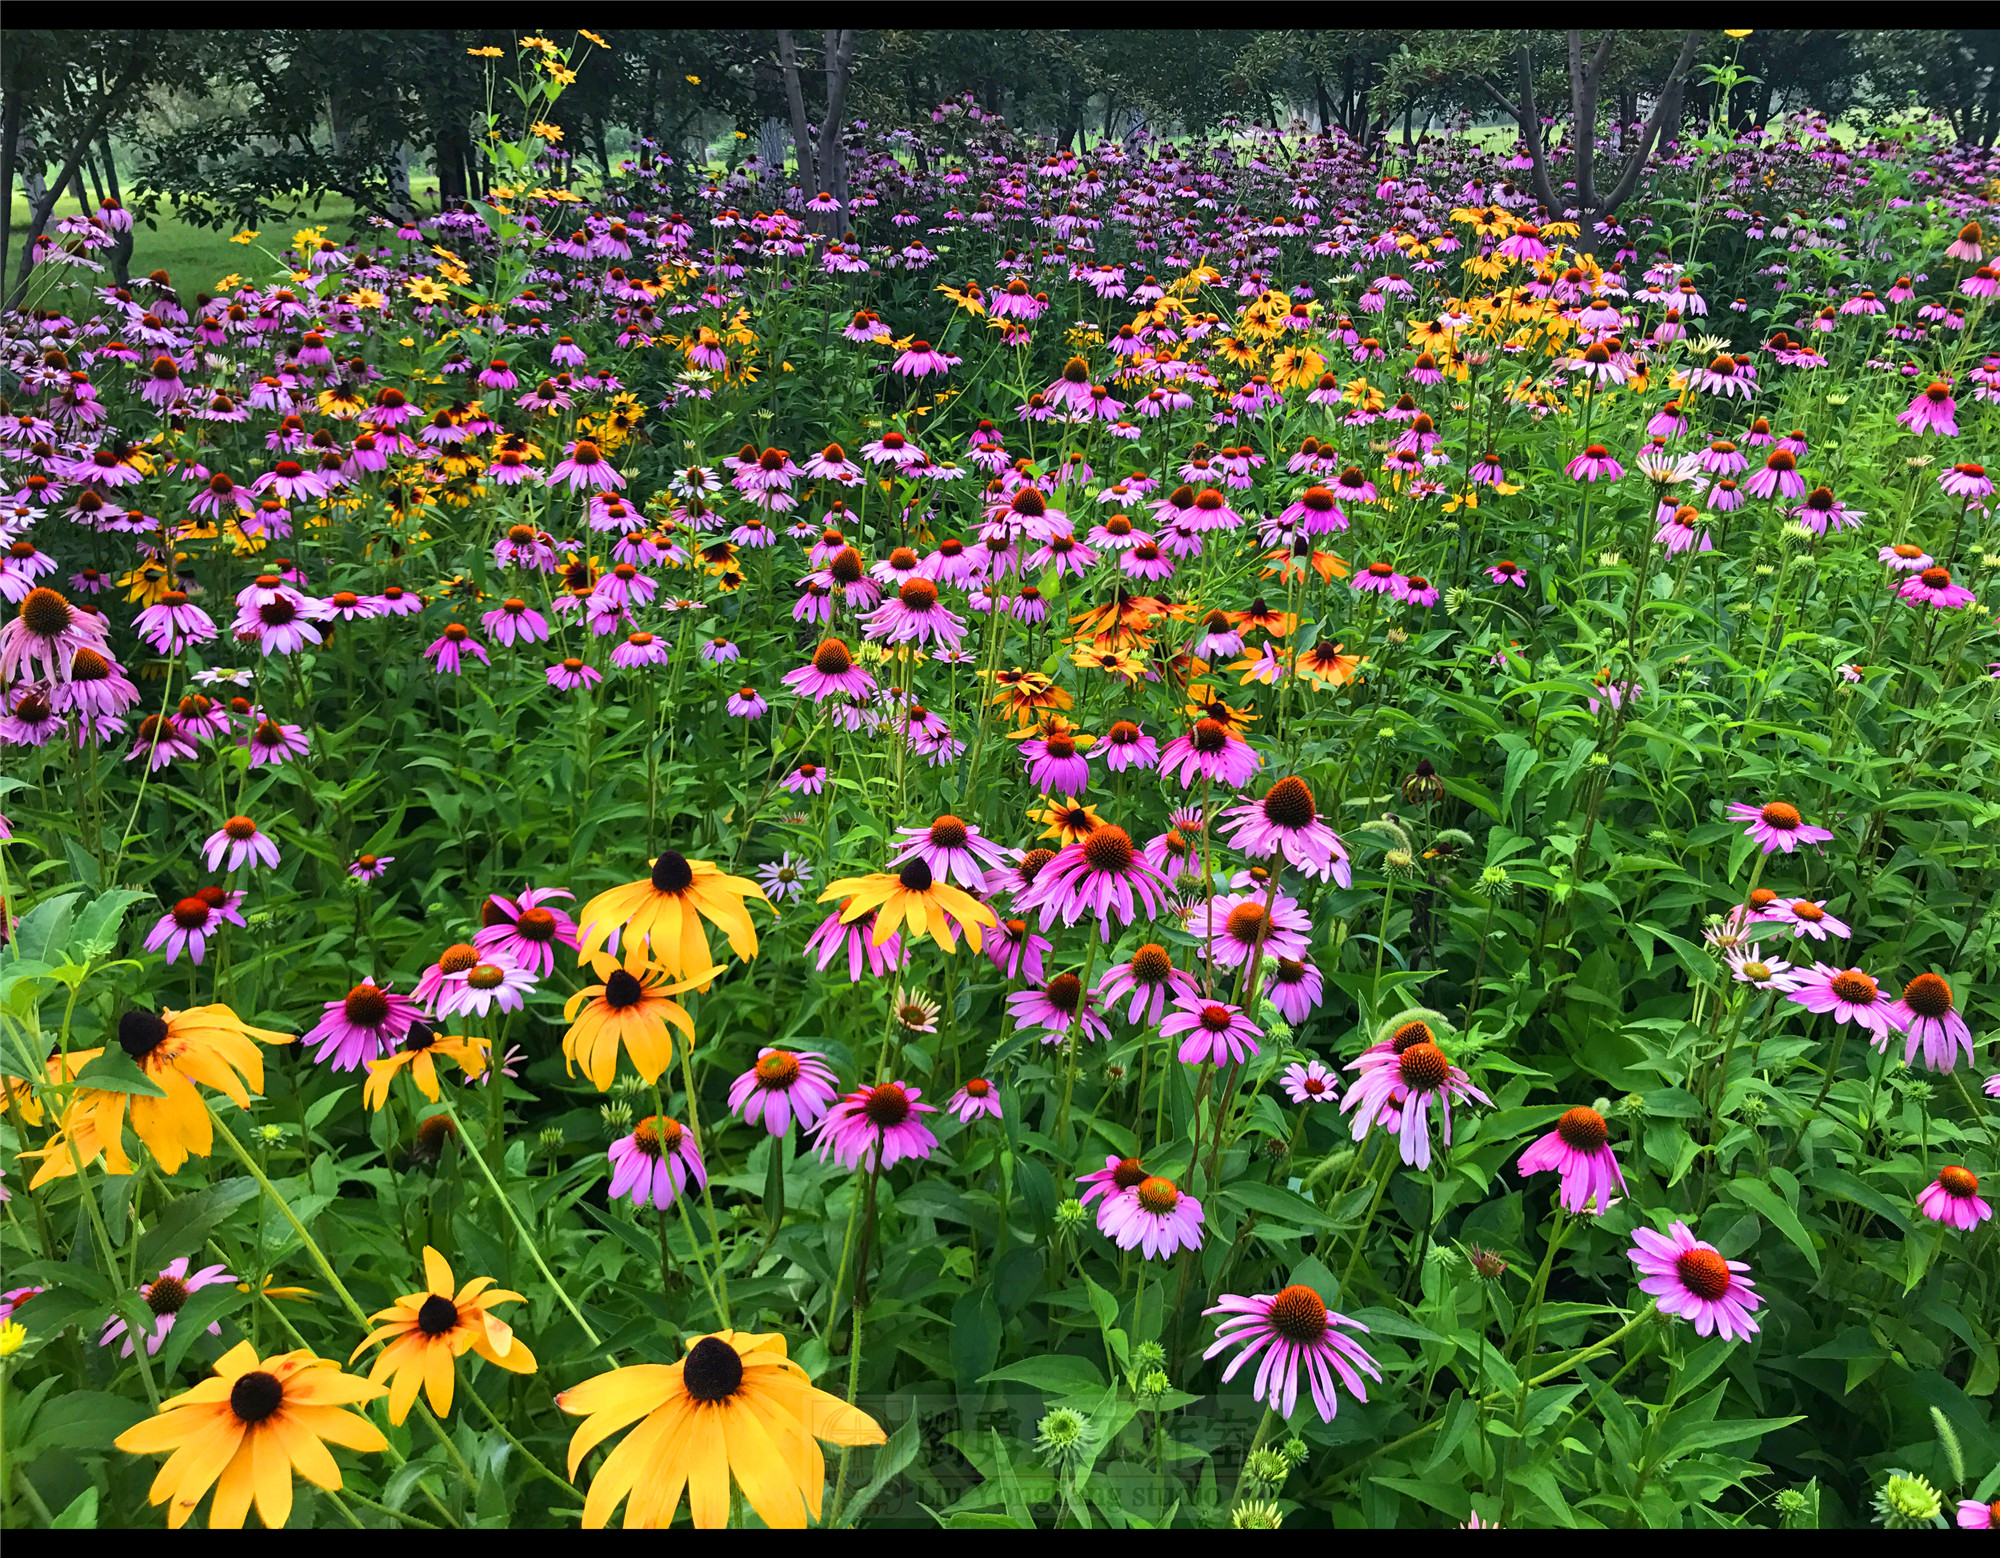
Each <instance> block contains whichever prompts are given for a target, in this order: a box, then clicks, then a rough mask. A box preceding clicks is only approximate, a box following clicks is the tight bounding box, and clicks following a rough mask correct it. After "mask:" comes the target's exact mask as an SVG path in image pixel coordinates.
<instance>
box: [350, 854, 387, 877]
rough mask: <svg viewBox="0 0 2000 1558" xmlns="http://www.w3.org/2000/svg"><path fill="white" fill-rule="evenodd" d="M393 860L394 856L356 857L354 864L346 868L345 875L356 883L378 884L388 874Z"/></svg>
mask: <svg viewBox="0 0 2000 1558" xmlns="http://www.w3.org/2000/svg"><path fill="white" fill-rule="evenodd" d="M395 859H396V857H395V856H394V855H356V856H355V857H354V864H353V865H351V866H349V867H348V868H347V874H348V875H349V876H351V877H353V878H354V880H355V881H357V882H379V881H381V880H382V878H383V877H384V876H386V875H387V874H388V871H389V867H390V866H391V865H392V864H393V863H394V862H395Z"/></svg>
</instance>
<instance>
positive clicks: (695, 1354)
mask: <svg viewBox="0 0 2000 1558" xmlns="http://www.w3.org/2000/svg"><path fill="white" fill-rule="evenodd" d="M681 1385H682V1386H683V1387H684V1388H685V1389H686V1391H687V1393H688V1394H689V1395H690V1396H692V1397H694V1399H695V1400H697V1401H700V1402H704V1403H708V1404H711V1405H712V1404H714V1403H715V1402H718V1401H727V1400H728V1399H729V1398H730V1397H731V1396H733V1395H735V1394H736V1392H737V1391H738V1390H739V1389H741V1388H742V1385H743V1360H742V1358H741V1357H739V1356H738V1355H737V1352H736V1349H735V1348H734V1347H732V1346H730V1345H729V1343H727V1342H725V1341H723V1340H721V1339H720V1338H719V1337H714V1336H704V1337H703V1338H702V1339H701V1340H700V1341H698V1342H696V1343H695V1344H694V1346H692V1347H690V1348H689V1349H688V1355H687V1361H686V1362H684V1363H683V1364H682V1365H681Z"/></svg>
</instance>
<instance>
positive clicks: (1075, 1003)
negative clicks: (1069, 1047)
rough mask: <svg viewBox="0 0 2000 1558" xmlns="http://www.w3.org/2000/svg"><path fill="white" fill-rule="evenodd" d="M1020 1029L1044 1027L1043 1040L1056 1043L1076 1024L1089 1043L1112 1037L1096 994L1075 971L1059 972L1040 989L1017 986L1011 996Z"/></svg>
mask: <svg viewBox="0 0 2000 1558" xmlns="http://www.w3.org/2000/svg"><path fill="white" fill-rule="evenodd" d="M1007 1010H1008V1012H1009V1013H1010V1014H1011V1015H1012V1017H1013V1019H1014V1026H1015V1028H1016V1029H1028V1028H1040V1029H1041V1030H1042V1042H1043V1043H1044V1044H1054V1043H1055V1042H1057V1040H1059V1039H1060V1038H1061V1037H1062V1036H1063V1035H1064V1034H1066V1033H1068V1032H1069V1031H1070V1029H1071V1027H1072V1026H1075V1027H1076V1028H1077V1029H1078V1031H1079V1032H1080V1034H1081V1035H1082V1038H1083V1040H1084V1042H1085V1043H1089V1044H1094V1043H1096V1042H1097V1041H1098V1040H1099V1039H1105V1038H1109V1037H1110V1036H1111V1028H1110V1025H1109V1024H1108V1023H1106V1022H1105V1021H1104V1019H1103V1018H1102V1017H1101V1016H1099V1015H1098V1011H1097V1003H1096V998H1095V995H1094V994H1093V993H1091V992H1088V991H1086V990H1085V989H1084V988H1083V981H1082V980H1081V979H1079V978H1078V977H1077V976H1076V975H1075V974H1057V975H1056V976H1055V977H1054V978H1052V979H1050V980H1049V982H1048V983H1047V984H1045V985H1043V986H1042V987H1041V988H1040V989H1039V990H1017V991H1015V992H1014V993H1013V994H1012V995H1010V996H1008V997H1007Z"/></svg>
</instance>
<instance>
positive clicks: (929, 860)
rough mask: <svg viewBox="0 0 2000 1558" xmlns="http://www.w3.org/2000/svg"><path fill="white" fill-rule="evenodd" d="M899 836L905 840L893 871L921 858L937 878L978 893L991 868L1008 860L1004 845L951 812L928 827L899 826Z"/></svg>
mask: <svg viewBox="0 0 2000 1558" xmlns="http://www.w3.org/2000/svg"><path fill="white" fill-rule="evenodd" d="M896 836H897V837H898V838H900V839H902V840H903V841H904V842H903V844H902V846H901V847H900V848H899V849H898V850H897V851H896V853H895V854H894V855H892V856H891V857H890V859H889V869H890V870H892V871H894V870H896V869H898V868H899V867H902V866H904V865H907V864H908V863H909V862H910V861H912V860H921V861H922V862H923V863H924V864H925V865H927V866H929V867H930V868H931V875H932V876H933V877H934V878H936V879H938V880H939V881H949V882H956V883H957V884H958V885H959V886H960V887H963V888H965V889H967V890H968V891H971V892H975V893H976V892H978V891H980V890H981V888H982V887H983V886H984V884H985V881H986V873H987V872H988V871H989V870H991V869H992V868H994V867H995V866H1000V865H1004V864H1006V862H1007V851H1006V849H1005V848H1004V847H1002V846H1001V845H999V844H996V843H994V842H993V841H992V840H991V839H989V838H986V837H985V836H983V835H982V834H981V833H980V831H979V829H978V828H977V827H976V826H974V825H973V824H972V823H969V822H964V821H961V820H960V819H959V818H957V817H954V816H952V815H951V814H950V813H949V812H947V813H946V814H945V815H943V816H942V817H939V818H938V819H937V820H936V821H934V822H932V823H931V825H930V826H929V827H927V828H898V829H897V830H896Z"/></svg>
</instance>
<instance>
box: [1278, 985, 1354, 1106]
mask: <svg viewBox="0 0 2000 1558" xmlns="http://www.w3.org/2000/svg"><path fill="white" fill-rule="evenodd" d="M1274 1004H1275V1003H1274ZM1287 1020H1289V1019H1287ZM1278 1081H1279V1083H1280V1085H1282V1086H1283V1088H1284V1089H1285V1096H1286V1097H1288V1098H1289V1099H1291V1101H1292V1102H1293V1103H1295V1104H1308V1105H1310V1104H1330V1103H1334V1102H1336V1101H1337V1100H1338V1099H1339V1097H1340V1086H1339V1082H1338V1080H1337V1078H1336V1077H1335V1075H1334V1073H1333V1072H1332V1071H1331V1070H1329V1069H1328V1068H1327V1067H1326V1066H1325V1065H1323V1064H1322V1063H1321V1062H1320V1061H1319V1059H1318V1058H1317V1057H1315V1058H1313V1059H1311V1060H1308V1061H1304V1062H1299V1061H1293V1062H1292V1064H1291V1065H1289V1066H1287V1067H1285V1071H1284V1075H1282V1076H1281V1077H1279V1078H1278Z"/></svg>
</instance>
